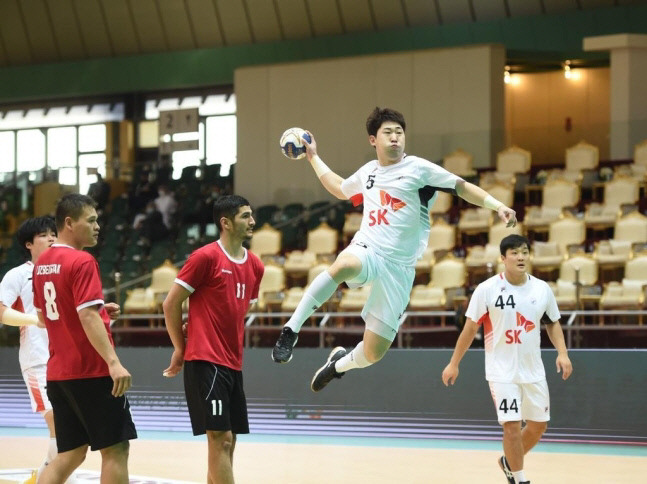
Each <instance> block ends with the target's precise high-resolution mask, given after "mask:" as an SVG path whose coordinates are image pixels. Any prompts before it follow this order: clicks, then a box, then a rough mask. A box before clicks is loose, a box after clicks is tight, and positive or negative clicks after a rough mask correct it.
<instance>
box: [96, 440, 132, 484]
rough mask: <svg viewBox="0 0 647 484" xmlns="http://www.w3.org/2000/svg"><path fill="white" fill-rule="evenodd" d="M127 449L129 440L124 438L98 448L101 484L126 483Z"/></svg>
mask: <svg viewBox="0 0 647 484" xmlns="http://www.w3.org/2000/svg"><path fill="white" fill-rule="evenodd" d="M129 449H130V442H128V441H127V440H124V441H123V442H119V443H118V444H115V445H111V446H110V447H105V448H103V449H100V450H99V452H101V484H113V483H114V484H128V451H129Z"/></svg>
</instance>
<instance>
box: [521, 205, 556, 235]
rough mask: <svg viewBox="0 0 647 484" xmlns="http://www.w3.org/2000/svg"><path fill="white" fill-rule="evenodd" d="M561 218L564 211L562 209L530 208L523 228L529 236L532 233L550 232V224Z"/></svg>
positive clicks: (527, 210)
mask: <svg viewBox="0 0 647 484" xmlns="http://www.w3.org/2000/svg"><path fill="white" fill-rule="evenodd" d="M561 216H562V210H561V209H560V208H552V207H543V206H542V207H537V206H532V207H528V208H527V209H526V215H525V216H524V219H523V226H524V228H525V230H526V233H527V234H529V233H530V232H548V228H549V227H550V224H551V223H553V222H555V221H557V220H559V218H560V217H561Z"/></svg>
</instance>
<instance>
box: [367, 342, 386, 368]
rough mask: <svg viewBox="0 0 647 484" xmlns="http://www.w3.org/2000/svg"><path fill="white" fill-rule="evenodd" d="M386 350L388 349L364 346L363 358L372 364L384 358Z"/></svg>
mask: <svg viewBox="0 0 647 484" xmlns="http://www.w3.org/2000/svg"><path fill="white" fill-rule="evenodd" d="M387 350H388V348H387V349H385V350H382V348H374V347H370V346H367V345H364V357H365V358H366V359H367V360H368V362H369V363H371V364H374V363H377V362H378V361H380V360H381V359H382V358H383V357H384V355H385V354H386V351H387Z"/></svg>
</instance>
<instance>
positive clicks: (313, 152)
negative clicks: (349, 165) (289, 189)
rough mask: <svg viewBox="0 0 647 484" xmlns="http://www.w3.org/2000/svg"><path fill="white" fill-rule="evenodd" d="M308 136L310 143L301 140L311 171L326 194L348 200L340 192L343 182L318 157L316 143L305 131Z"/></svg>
mask: <svg viewBox="0 0 647 484" xmlns="http://www.w3.org/2000/svg"><path fill="white" fill-rule="evenodd" d="M306 133H308V134H309V135H310V140H311V141H310V142H308V141H307V140H306V139H303V140H302V141H303V144H304V145H305V147H306V156H307V157H308V161H309V162H310V165H311V166H312V169H313V170H314V171H315V173H316V174H317V177H318V178H319V181H320V182H321V184H322V185H323V186H324V188H325V189H326V190H328V192H329V193H330V194H331V195H332V196H334V197H336V198H338V199H339V200H348V197H347V196H346V195H344V192H342V191H341V182H342V181H344V179H343V178H342V177H340V176H339V175H338V174H337V173H335V172H334V171H332V170H331V169H330V168H328V165H326V164H325V163H324V162H323V160H322V159H321V158H319V155H318V154H317V141H316V140H315V137H314V135H313V134H312V133H311V132H310V131H306Z"/></svg>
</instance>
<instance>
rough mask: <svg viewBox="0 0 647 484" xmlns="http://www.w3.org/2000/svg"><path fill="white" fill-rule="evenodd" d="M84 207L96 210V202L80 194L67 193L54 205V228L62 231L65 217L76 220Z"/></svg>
mask: <svg viewBox="0 0 647 484" xmlns="http://www.w3.org/2000/svg"><path fill="white" fill-rule="evenodd" d="M86 207H92V208H97V202H95V201H94V200H93V199H92V198H90V197H88V196H87V195H81V194H80V193H68V194H67V195H65V196H64V197H63V198H61V199H60V200H59V201H58V204H57V205H56V228H57V229H58V230H59V231H60V230H62V229H63V227H64V226H65V219H66V218H67V217H72V219H74V220H78V218H79V217H80V216H81V215H82V214H83V210H85V208H86Z"/></svg>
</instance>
